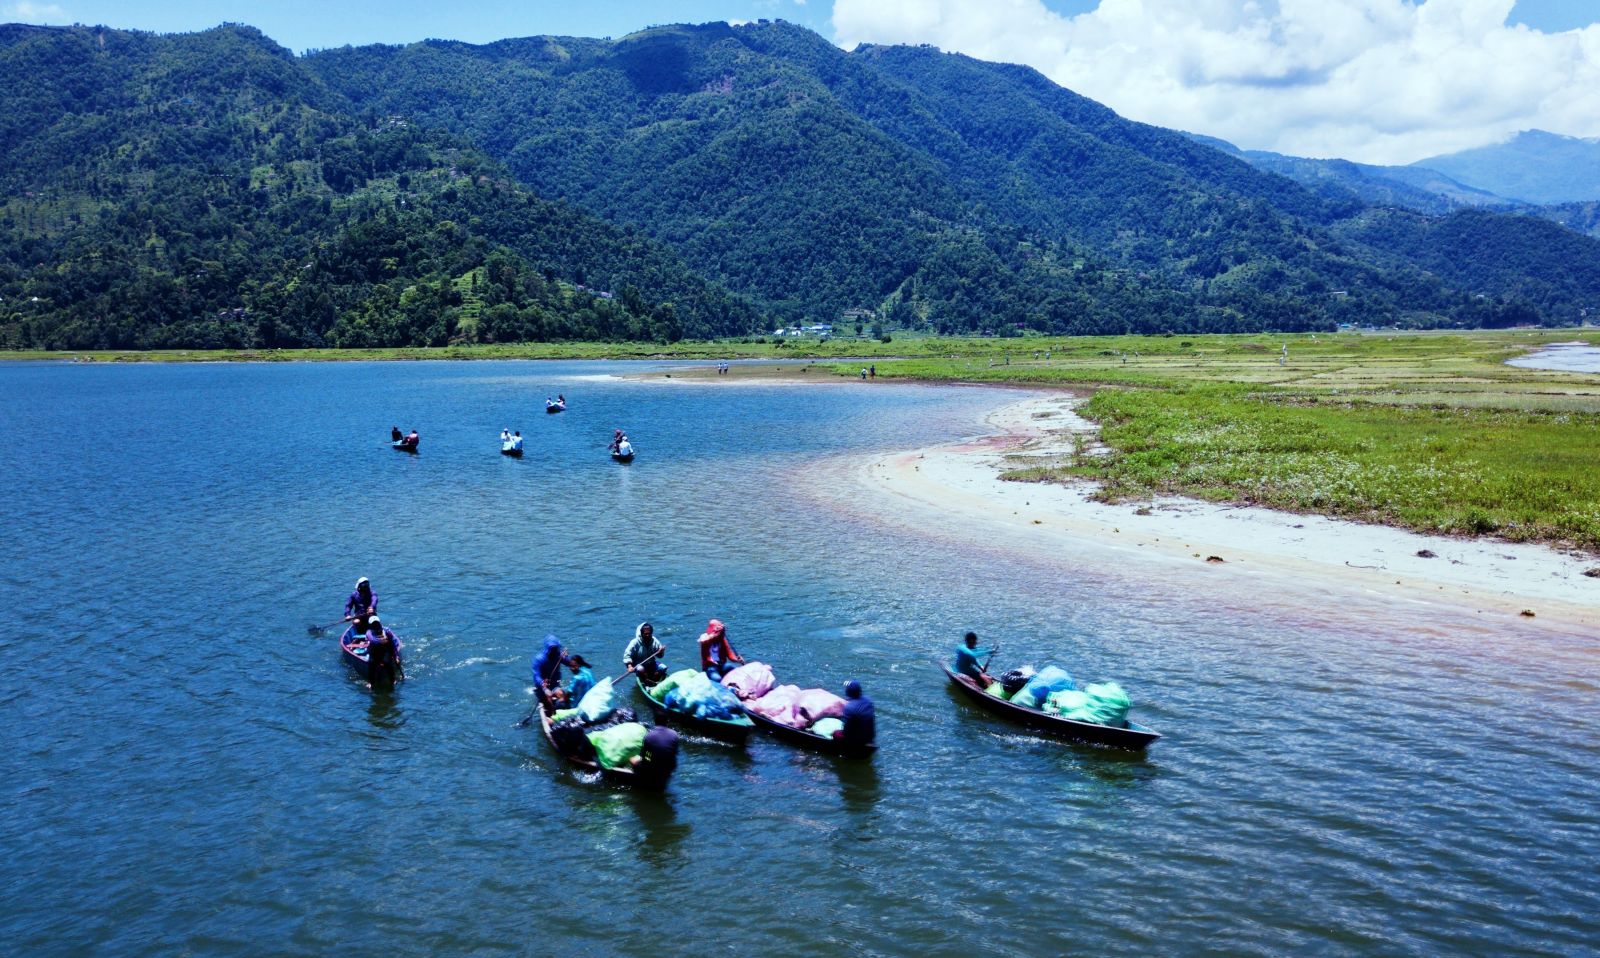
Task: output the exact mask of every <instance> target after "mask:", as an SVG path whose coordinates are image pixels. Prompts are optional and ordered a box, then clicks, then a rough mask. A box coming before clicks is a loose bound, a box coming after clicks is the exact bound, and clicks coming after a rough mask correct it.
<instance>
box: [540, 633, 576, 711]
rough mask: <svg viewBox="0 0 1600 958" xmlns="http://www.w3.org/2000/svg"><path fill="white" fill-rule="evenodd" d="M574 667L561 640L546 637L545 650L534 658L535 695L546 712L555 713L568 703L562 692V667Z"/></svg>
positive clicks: (551, 636)
mask: <svg viewBox="0 0 1600 958" xmlns="http://www.w3.org/2000/svg"><path fill="white" fill-rule="evenodd" d="M563 665H565V666H567V667H568V668H571V667H572V659H571V658H570V657H569V656H568V655H567V650H566V649H564V648H562V647H561V640H560V639H558V638H556V637H555V636H553V635H547V636H545V637H544V648H543V649H542V650H541V651H540V652H539V654H538V655H536V656H534V657H533V694H534V695H535V696H537V697H538V699H539V704H540V705H541V706H542V707H543V708H544V710H545V711H546V712H554V711H555V710H556V709H558V708H561V707H563V706H565V705H566V704H568V703H567V701H566V696H565V694H564V693H563V692H562V691H561V667H562V666H563Z"/></svg>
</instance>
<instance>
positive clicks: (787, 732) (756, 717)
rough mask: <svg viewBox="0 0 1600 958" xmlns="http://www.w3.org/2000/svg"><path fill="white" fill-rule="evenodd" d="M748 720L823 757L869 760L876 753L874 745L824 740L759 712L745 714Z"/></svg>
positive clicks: (767, 731) (788, 741) (787, 741)
mask: <svg viewBox="0 0 1600 958" xmlns="http://www.w3.org/2000/svg"><path fill="white" fill-rule="evenodd" d="M746 714H747V715H749V716H750V720H751V721H752V722H754V723H756V728H759V729H760V730H761V731H763V732H766V733H767V734H768V735H771V736H772V737H773V738H775V739H778V740H779V741H781V742H785V743H787V744H789V745H793V746H795V747H797V748H803V749H806V750H807V751H811V752H819V753H821V754H823V755H834V756H837V757H839V758H860V759H870V758H872V756H874V755H876V754H877V753H878V746H877V744H876V743H874V744H872V745H867V746H860V745H850V744H847V743H846V742H844V741H842V740H841V739H836V738H825V737H824V736H821V735H818V734H816V733H815V732H808V731H806V730H805V729H803V728H793V727H791V726H788V725H785V724H783V723H782V722H778V721H774V720H773V719H769V718H767V717H766V716H765V715H762V714H760V713H759V712H747V713H746Z"/></svg>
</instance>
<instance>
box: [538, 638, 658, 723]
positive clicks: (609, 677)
mask: <svg viewBox="0 0 1600 958" xmlns="http://www.w3.org/2000/svg"><path fill="white" fill-rule="evenodd" d="M665 651H666V648H665V647H663V648H659V649H657V650H655V651H654V652H651V653H650V654H649V655H647V656H645V657H644V658H642V659H640V660H639V661H638V662H636V663H635V664H634V666H633V667H634V669H637V668H638V667H639V666H641V665H643V664H645V663H646V662H648V661H650V660H651V659H653V658H655V657H656V656H658V655H660V654H661V653H663V652H665ZM606 681H607V682H610V683H611V684H612V686H615V685H616V684H617V680H616V678H615V677H612V676H607V677H606ZM597 684H598V683H597ZM538 714H539V706H538V705H537V704H536V705H534V707H533V711H532V712H529V713H528V714H527V715H524V716H523V717H522V721H520V722H518V723H517V728H527V727H528V726H529V725H530V724H531V723H532V722H533V717H534V716H535V715H538Z"/></svg>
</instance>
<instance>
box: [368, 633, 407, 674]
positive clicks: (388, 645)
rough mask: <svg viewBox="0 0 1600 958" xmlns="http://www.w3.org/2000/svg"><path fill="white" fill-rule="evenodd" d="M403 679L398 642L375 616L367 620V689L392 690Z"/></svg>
mask: <svg viewBox="0 0 1600 958" xmlns="http://www.w3.org/2000/svg"><path fill="white" fill-rule="evenodd" d="M403 678H405V672H404V671H403V670H402V669H401V668H400V642H399V640H397V639H396V638H395V637H394V633H393V632H391V631H389V630H388V629H386V628H384V625H383V622H382V621H380V620H379V619H378V617H377V616H376V615H373V616H370V617H369V618H368V619H367V688H374V689H375V688H393V687H394V685H395V683H396V682H399V681H400V680H401V679H403Z"/></svg>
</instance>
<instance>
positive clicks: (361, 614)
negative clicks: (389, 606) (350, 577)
mask: <svg viewBox="0 0 1600 958" xmlns="http://www.w3.org/2000/svg"><path fill="white" fill-rule="evenodd" d="M377 614H378V597H377V595H375V594H374V593H373V591H372V583H371V582H368V581H367V578H366V576H362V577H361V578H359V579H357V580H356V587H355V590H354V591H352V592H351V593H350V598H348V599H346V600H344V617H345V619H346V620H347V621H350V622H354V623H356V624H357V625H361V626H365V625H366V624H367V619H368V618H369V617H371V616H375V615H377Z"/></svg>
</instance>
